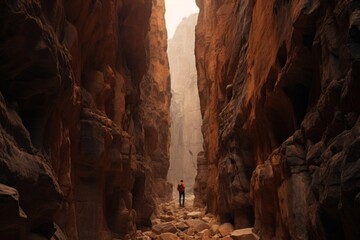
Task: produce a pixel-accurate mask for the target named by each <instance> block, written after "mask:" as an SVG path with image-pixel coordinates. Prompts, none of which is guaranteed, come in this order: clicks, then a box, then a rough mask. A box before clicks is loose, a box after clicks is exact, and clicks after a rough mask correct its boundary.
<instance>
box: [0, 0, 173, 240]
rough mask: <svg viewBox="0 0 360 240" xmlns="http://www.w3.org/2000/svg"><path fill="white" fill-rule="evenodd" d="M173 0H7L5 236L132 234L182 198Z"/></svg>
mask: <svg viewBox="0 0 360 240" xmlns="http://www.w3.org/2000/svg"><path fill="white" fill-rule="evenodd" d="M164 11H165V6H164V1H163V0H153V1H151V0H149V1H142V0H131V1H129V0H117V1H113V0H74V1H67V0H66V1H61V0H55V1H43V0H27V1H25V0H16V1H10V0H4V1H1V2H0V19H1V28H0V93H1V94H0V119H1V127H0V132H1V137H0V146H1V152H0V154H1V157H0V183H1V185H0V196H1V199H2V200H1V201H2V203H1V210H0V211H1V214H0V238H1V239H28V238H31V237H33V238H36V239H49V238H50V237H51V236H52V235H53V234H54V233H55V235H56V236H57V239H60V238H61V239H64V237H67V238H68V239H72V240H76V239H104V240H105V239H113V238H121V239H126V238H130V237H131V236H133V234H135V230H136V226H137V225H138V226H143V225H149V224H150V223H151V222H150V216H151V215H152V213H153V211H154V207H155V200H156V199H159V200H166V199H168V198H170V197H171V185H170V184H169V183H167V182H166V175H167V170H168V167H169V146H170V131H169V127H170V117H169V116H170V114H169V106H170V96H171V93H170V76H169V66H168V60H167V55H166V48H167V33H166V29H165V22H164Z"/></svg>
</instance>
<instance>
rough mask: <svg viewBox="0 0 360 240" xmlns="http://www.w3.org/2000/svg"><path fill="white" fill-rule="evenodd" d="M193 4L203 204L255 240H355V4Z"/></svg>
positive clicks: (277, 0)
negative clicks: (256, 238) (204, 181)
mask: <svg viewBox="0 0 360 240" xmlns="http://www.w3.org/2000/svg"><path fill="white" fill-rule="evenodd" d="M197 4H198V6H199V8H200V13H199V19H198V25H197V27H196V64H197V70H198V85H199V95H200V102H201V111H202V115H203V125H202V129H203V135H204V142H205V143H204V150H205V158H206V159H207V166H206V169H207V172H206V175H207V178H208V181H207V189H206V193H207V194H205V195H204V194H202V195H201V196H202V197H203V199H200V200H201V201H204V202H206V204H207V207H208V211H210V212H215V213H217V214H219V215H220V217H221V220H222V221H224V222H225V221H230V222H232V223H234V225H235V227H236V228H244V227H249V226H252V225H255V228H256V229H257V231H258V234H259V235H260V237H261V239H273V238H276V239H290V238H291V239H356V237H357V236H359V234H360V233H359V228H358V227H356V226H358V225H359V223H360V218H359V201H358V200H359V190H360V188H359V176H360V170H359V166H360V160H359V154H358V152H359V151H360V148H359V146H358V142H359V136H360V132H359V126H360V125H359V124H360V120H359V106H360V105H359V103H360V98H359V94H358V93H359V90H360V85H359V69H360V68H359V59H360V58H359V56H360V55H359V51H360V47H359V46H360V45H359V22H360V21H359V12H360V9H359V7H360V6H359V4H358V2H357V1H342V0H338V1H330V2H328V1H300V0H299V1H283V0H271V1H222V2H221V3H220V2H215V1H202V0H198V1H197ZM203 174H204V173H203Z"/></svg>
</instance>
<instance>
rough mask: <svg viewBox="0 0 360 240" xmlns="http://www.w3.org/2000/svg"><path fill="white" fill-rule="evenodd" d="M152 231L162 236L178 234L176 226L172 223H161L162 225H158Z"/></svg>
mask: <svg viewBox="0 0 360 240" xmlns="http://www.w3.org/2000/svg"><path fill="white" fill-rule="evenodd" d="M152 231H153V232H154V233H156V234H161V233H166V232H169V233H176V232H177V229H176V227H175V226H174V224H172V223H169V222H168V223H161V224H157V225H155V226H153V227H152Z"/></svg>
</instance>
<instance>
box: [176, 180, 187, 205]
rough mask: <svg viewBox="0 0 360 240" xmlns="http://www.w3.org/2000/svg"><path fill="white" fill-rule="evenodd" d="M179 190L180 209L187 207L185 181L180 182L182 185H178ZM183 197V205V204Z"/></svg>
mask: <svg viewBox="0 0 360 240" xmlns="http://www.w3.org/2000/svg"><path fill="white" fill-rule="evenodd" d="M177 190H178V192H179V205H180V207H184V206H185V184H184V181H183V180H180V183H179V184H178V185H177ZM181 197H182V204H181Z"/></svg>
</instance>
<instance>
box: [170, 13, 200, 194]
mask: <svg viewBox="0 0 360 240" xmlns="http://www.w3.org/2000/svg"><path fill="white" fill-rule="evenodd" d="M196 22H197V14H192V15H190V16H189V17H187V18H184V19H183V20H182V21H181V23H180V24H179V26H178V27H177V29H176V31H175V34H174V37H173V38H172V39H170V40H169V42H168V46H169V47H168V56H169V65H170V71H171V93H172V98H171V107H170V112H171V129H170V131H171V136H172V138H171V139H172V140H171V145H170V168H169V173H168V180H169V181H170V182H171V183H173V184H174V185H176V184H177V183H178V182H179V181H180V179H183V180H184V181H185V185H186V188H187V191H186V192H187V193H190V192H192V191H193V187H194V181H195V175H196V168H197V166H196V159H197V154H198V153H199V152H200V151H201V150H202V134H201V123H202V120H201V114H200V103H199V94H198V90H197V89H198V88H197V74H196V68H195V55H194V48H195V25H196ZM174 190H176V189H175V188H174Z"/></svg>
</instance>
